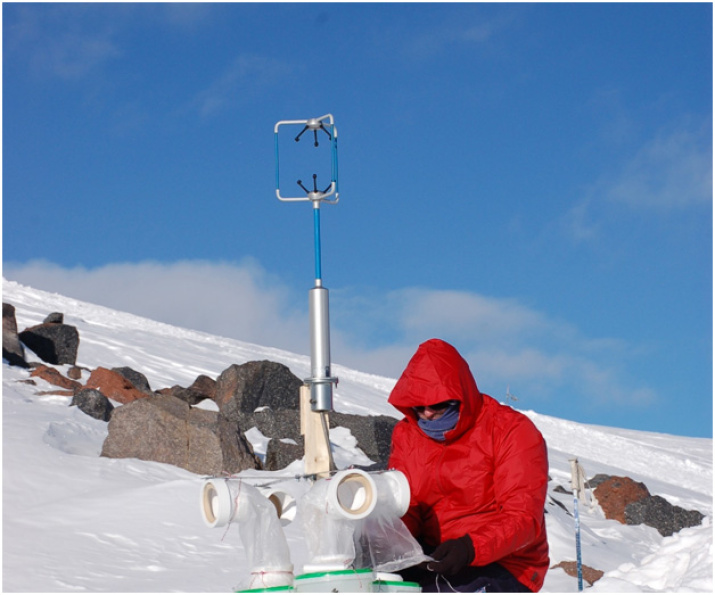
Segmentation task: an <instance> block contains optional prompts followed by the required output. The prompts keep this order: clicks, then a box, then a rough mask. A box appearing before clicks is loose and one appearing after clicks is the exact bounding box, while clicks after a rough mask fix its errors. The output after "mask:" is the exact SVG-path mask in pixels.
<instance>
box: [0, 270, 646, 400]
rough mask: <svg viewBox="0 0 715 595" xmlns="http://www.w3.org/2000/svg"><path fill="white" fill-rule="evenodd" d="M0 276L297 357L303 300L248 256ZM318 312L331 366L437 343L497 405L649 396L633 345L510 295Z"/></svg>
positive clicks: (432, 298) (375, 298) (402, 300)
mask: <svg viewBox="0 0 715 595" xmlns="http://www.w3.org/2000/svg"><path fill="white" fill-rule="evenodd" d="M4 276H5V277H6V278H8V279H12V280H15V281H18V282H20V283H23V284H27V285H30V286H32V287H36V288H38V289H45V290H49V291H56V292H59V293H61V294H64V295H68V296H71V297H75V298H78V299H82V300H85V301H89V302H93V303H98V304H102V305H106V306H109V307H113V308H116V309H119V310H123V311H128V312H132V313H135V314H139V315H142V316H146V317H149V318H152V319H155V320H159V321H162V322H167V323H170V324H174V325H179V326H182V327H187V328H193V329H197V330H203V331H206V332H210V333H213V334H217V335H221V336H226V337H232V338H236V339H240V340H243V341H248V342H252V343H257V344H261V345H267V346H271V347H278V348H282V349H287V350H290V351H294V352H297V353H304V354H306V355H307V354H308V353H309V345H310V341H309V334H308V333H309V326H308V320H307V319H308V313H307V295H306V293H305V292H302V291H301V292H297V291H295V290H292V289H290V288H288V287H286V286H285V285H284V284H283V283H282V282H281V281H280V280H279V279H277V278H275V277H273V276H272V275H270V274H269V273H267V272H266V271H265V270H264V269H263V268H262V267H261V266H260V265H259V264H258V263H257V262H255V261H253V260H245V261H243V262H240V263H211V262H200V261H187V262H177V263H173V264H162V263H155V262H144V263H135V264H113V265H106V266H103V267H100V268H97V269H92V270H88V269H84V268H73V269H65V268H62V267H58V266H56V265H53V264H50V263H47V262H31V263H28V264H23V265H13V264H6V265H5V267H4ZM333 297H335V299H333ZM330 315H331V345H332V352H333V353H332V355H333V361H334V363H336V364H342V365H346V366H349V367H351V368H355V369H358V370H361V371H364V372H369V373H374V374H380V375H384V376H388V377H393V378H396V377H397V376H399V374H400V373H401V371H402V369H403V368H404V366H405V364H406V363H407V361H408V360H409V358H410V357H411V356H412V354H413V353H414V351H415V349H416V348H417V345H418V344H419V343H420V342H422V341H425V340H427V339H429V338H431V337H440V338H443V339H445V340H447V341H450V342H452V343H453V344H454V345H455V346H456V347H457V348H458V349H459V350H460V351H461V352H462V353H463V354H464V355H465V357H466V358H467V360H468V361H469V362H470V365H471V366H472V369H473V372H474V373H475V375H476V378H477V381H478V383H479V385H480V387H481V388H482V390H485V391H486V392H492V394H493V393H494V392H495V391H496V392H498V394H495V395H494V396H496V397H497V398H499V397H501V396H503V393H501V392H500V391H503V390H505V389H506V386H507V384H509V385H510V386H511V390H512V392H514V393H515V394H520V393H521V394H520V396H521V397H522V401H523V403H524V404H527V405H528V403H529V402H532V403H533V402H535V401H539V400H547V401H548V400H553V399H554V398H560V397H569V398H579V399H581V400H586V401H589V402H591V403H593V405H594V406H596V405H597V404H598V405H603V403H609V402H610V403H614V402H622V403H623V402H630V403H633V404H636V405H642V404H644V403H645V402H653V401H654V400H655V399H656V395H655V393H654V391H653V390H651V389H650V388H649V387H644V386H639V385H638V384H637V383H636V382H634V381H632V380H630V379H629V378H628V377H627V374H626V373H625V372H624V370H623V368H622V365H623V364H622V362H625V361H628V360H629V358H632V357H634V349H633V347H631V346H628V345H627V344H626V343H625V342H624V341H622V340H620V339H618V338H615V339H613V338H602V337H595V338H594V337H586V336H584V335H583V334H582V333H581V332H580V331H579V330H578V329H577V328H574V327H573V326H571V325H569V324H567V323H565V322H563V321H559V320H555V319H553V318H551V317H549V316H547V315H546V314H544V313H543V312H539V311H537V310H534V309H533V308H530V307H528V306H526V305H524V304H521V303H519V302H518V301H517V300H514V299H511V298H495V297H490V296H483V295H478V294H474V293H470V292H460V291H444V290H433V289H420V288H406V289H402V290H397V291H391V292H388V293H381V292H378V291H373V292H362V293H361V292H357V291H355V290H336V291H334V296H331V313H330Z"/></svg>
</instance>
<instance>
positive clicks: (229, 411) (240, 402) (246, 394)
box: [215, 361, 303, 421]
mask: <svg viewBox="0 0 715 595" xmlns="http://www.w3.org/2000/svg"><path fill="white" fill-rule="evenodd" d="M302 384H303V382H302V381H301V380H300V379H299V378H298V377H297V376H295V375H294V374H293V373H292V372H291V371H290V370H289V369H288V367H287V366H284V365H283V364H279V363H276V362H270V361H252V362H247V363H245V364H242V365H237V364H233V365H232V366H229V367H228V368H227V369H226V370H224V371H223V372H221V374H220V375H219V377H218V378H217V379H216V396H215V400H216V403H217V404H218V406H219V410H220V411H221V413H222V414H223V415H224V416H225V417H226V418H227V419H231V420H235V421H238V420H239V419H240V417H241V414H245V413H253V412H254V411H255V410H256V409H258V408H259V407H270V408H271V409H272V410H273V411H279V410H283V409H291V410H294V411H298V408H299V396H298V395H299V391H300V387H301V385H302Z"/></svg>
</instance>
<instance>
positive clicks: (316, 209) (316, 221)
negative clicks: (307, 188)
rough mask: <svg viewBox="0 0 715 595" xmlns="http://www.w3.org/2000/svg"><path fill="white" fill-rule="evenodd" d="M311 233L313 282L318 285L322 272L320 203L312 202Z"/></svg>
mask: <svg viewBox="0 0 715 595" xmlns="http://www.w3.org/2000/svg"><path fill="white" fill-rule="evenodd" d="M313 233H314V235H315V282H316V283H315V284H316V285H320V284H321V283H320V282H321V277H322V272H321V270H320V203H319V202H315V203H314V204H313Z"/></svg>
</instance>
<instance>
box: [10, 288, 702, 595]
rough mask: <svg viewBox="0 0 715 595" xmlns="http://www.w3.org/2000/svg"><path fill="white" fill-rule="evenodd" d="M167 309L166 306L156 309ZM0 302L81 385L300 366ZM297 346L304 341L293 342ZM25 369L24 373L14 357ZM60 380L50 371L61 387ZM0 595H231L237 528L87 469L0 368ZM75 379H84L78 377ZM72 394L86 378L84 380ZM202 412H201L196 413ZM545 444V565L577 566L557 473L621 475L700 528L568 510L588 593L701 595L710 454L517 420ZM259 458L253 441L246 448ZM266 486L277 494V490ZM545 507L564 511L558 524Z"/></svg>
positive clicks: (378, 400) (350, 406)
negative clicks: (58, 345) (266, 364)
mask: <svg viewBox="0 0 715 595" xmlns="http://www.w3.org/2000/svg"><path fill="white" fill-rule="evenodd" d="M167 299H170V296H167ZM3 301H4V302H9V303H11V304H13V305H14V306H15V308H16V318H17V323H18V329H19V330H23V329H25V328H27V327H28V326H31V325H33V324H38V323H40V322H42V320H44V318H45V316H47V314H49V313H50V312H63V313H64V315H65V322H66V323H68V324H72V325H75V326H76V327H77V328H78V329H79V333H80V347H79V355H78V360H77V364H78V365H79V366H82V367H84V368H87V369H88V370H90V369H94V368H96V367H98V366H103V367H107V368H112V367H118V366H130V367H131V368H133V369H135V370H137V371H139V372H142V373H143V374H145V375H146V376H147V378H148V380H149V382H150V385H151V387H152V389H154V390H157V389H160V388H164V387H168V386H172V385H175V384H179V385H182V386H188V385H190V384H191V383H192V382H193V381H194V379H195V378H196V377H197V376H198V375H199V374H206V375H208V376H210V377H212V378H216V377H217V376H218V375H219V374H220V373H221V372H222V371H223V370H225V369H226V368H227V367H228V366H230V365H231V364H234V363H235V364H241V363H244V362H247V361H251V360H262V359H269V360H272V361H277V362H281V363H283V364H285V365H287V366H288V367H289V368H290V369H291V370H292V371H293V373H294V374H296V376H298V377H299V378H306V377H308V376H309V375H310V359H309V357H308V356H307V355H296V354H293V353H288V352H286V351H281V350H278V349H271V348H268V347H262V346H259V345H252V344H249V343H244V342H241V341H237V340H232V339H226V338H222V337H217V336H213V335H209V334H206V333H201V332H196V331H191V330H187V329H183V328H177V327H175V326H170V325H167V324H162V323H158V322H155V321H152V320H148V319H145V318H141V317H138V316H134V315H130V314H126V313H122V312H117V311H115V310H111V309H108V308H105V307H101V306H97V305H92V304H88V303H84V302H80V301H78V300H75V299H71V298H67V297H63V296H60V295H57V294H52V293H47V292H43V291H40V290H36V289H33V288H29V287H25V286H22V285H19V284H17V283H15V282H10V281H6V280H3ZM306 343H308V339H307V338H306ZM27 356H28V358H29V359H32V360H38V359H39V358H37V357H35V356H34V354H33V353H32V352H30V351H29V350H28V351H27ZM67 367H68V366H57V368H58V369H60V370H61V371H62V372H63V373H66V371H67ZM2 372H3V394H2V408H3V426H2V428H3V498H2V508H3V579H2V580H3V583H2V587H3V591H5V592H60V591H92V592H230V591H233V590H234V589H241V588H245V587H246V585H247V582H248V573H249V568H248V563H247V556H246V552H245V551H244V549H243V546H242V544H241V540H240V538H239V535H240V527H238V526H236V525H235V524H231V525H229V526H228V528H221V529H210V528H208V527H207V526H206V525H205V524H204V522H203V519H202V517H201V513H200V509H199V493H200V489H201V486H202V482H203V478H202V477H200V476H198V475H196V474H193V473H190V472H188V471H185V470H183V469H180V468H177V467H174V466H171V465H166V464H160V463H152V462H145V461H140V460H137V459H108V458H103V457H100V456H99V454H100V451H101V448H102V443H103V441H104V439H105V438H106V436H107V424H106V423H104V422H101V421H98V420H95V419H93V418H91V417H89V416H88V415H85V414H84V413H82V412H81V411H80V410H79V409H78V408H76V407H70V406H68V405H69V400H70V399H69V398H68V397H59V396H51V395H41V394H39V393H40V392H42V391H44V390H51V389H53V388H54V387H51V386H50V385H47V384H45V383H44V382H43V381H40V380H38V381H37V384H36V385H31V384H27V383H25V382H23V381H25V380H27V379H28V377H29V373H28V371H26V370H23V369H21V368H16V367H12V366H9V365H7V363H6V362H3V367H2ZM333 372H334V373H335V374H336V375H337V376H338V377H339V379H340V383H339V385H338V388H337V390H336V393H335V403H334V407H335V410H336V411H341V412H346V413H357V414H361V415H379V414H385V415H391V416H393V417H396V418H397V417H399V413H398V412H397V411H396V410H394V409H393V408H392V407H391V406H390V405H389V404H388V403H387V397H388V394H389V392H390V390H391V388H392V387H393V385H394V383H395V380H394V379H390V378H383V377H379V376H374V375H371V374H365V373H362V372H358V371H355V370H350V369H347V368H345V367H342V366H340V365H334V366H333ZM85 374H88V372H85ZM84 379H86V377H85V378H84ZM211 405H212V403H209V404H205V405H203V406H205V407H210V406H211ZM524 413H525V414H526V415H528V416H529V417H530V418H531V419H532V420H533V421H534V423H535V424H536V425H537V427H538V428H539V429H540V430H541V432H542V433H543V435H544V437H545V438H546V441H547V444H548V447H549V461H550V475H551V477H552V481H551V483H550V486H549V501H548V502H547V511H548V514H547V515H546V519H547V527H548V534H549V545H550V556H551V562H552V565H554V564H557V563H558V562H560V561H563V560H570V561H572V560H575V559H576V547H575V536H574V519H573V517H572V516H571V513H572V512H573V506H574V503H573V497H572V496H571V495H570V494H559V493H557V492H554V491H553V490H554V488H555V487H557V486H558V485H561V486H563V487H565V488H567V489H570V487H569V486H570V482H569V479H570V466H569V459H570V458H573V457H578V459H579V461H580V463H581V464H582V465H583V467H584V468H585V471H586V474H587V476H588V477H592V476H593V475H595V474H597V473H607V474H612V475H627V476H629V477H631V478H633V479H634V480H636V481H641V482H644V483H645V484H646V486H647V487H648V489H649V490H650V492H651V494H654V495H660V496H663V497H664V498H665V499H667V500H668V501H669V502H671V503H673V504H677V505H679V506H682V507H683V508H686V509H697V510H699V511H701V512H702V513H704V514H705V515H706V518H705V520H704V522H703V524H702V525H700V526H698V527H694V528H690V529H684V530H682V531H680V532H679V533H677V534H675V535H673V536H671V537H662V536H661V535H660V534H659V533H658V532H657V531H656V530H655V529H653V528H650V527H646V526H626V525H621V524H620V523H618V522H617V521H611V520H606V519H605V518H604V516H603V513H602V512H601V510H600V509H599V507H598V506H597V504H596V503H594V504H592V505H590V506H589V505H584V504H581V505H580V507H579V512H580V517H581V541H582V558H583V563H584V564H586V565H588V566H590V567H593V568H596V569H599V570H602V571H604V572H605V575H604V577H603V578H602V579H601V580H600V581H598V582H596V583H595V584H594V586H593V587H589V586H588V583H584V585H585V587H586V590H590V591H594V592H608V593H613V592H676V591H678V592H707V593H712V592H713V532H712V514H713V505H712V503H713V499H712V494H713V492H712V488H713V476H712V459H713V457H712V454H713V450H712V447H713V443H712V440H711V439H701V438H687V437H680V436H672V435H667V434H658V433H650V432H642V431H635V430H624V429H617V428H608V427H601V426H593V425H587V424H581V423H575V422H571V421H566V420H562V419H557V418H554V417H548V416H545V415H541V414H539V413H536V412H534V411H524ZM248 437H249V440H250V441H251V442H252V443H253V445H254V448H255V450H256V452H257V454H258V455H259V456H261V455H263V454H265V445H266V439H265V437H263V436H262V435H261V434H260V432H258V430H256V429H254V430H252V431H250V432H248ZM331 442H332V444H333V449H334V452H335V458H336V462H337V464H338V466H339V467H340V468H345V467H348V466H350V465H353V464H358V465H363V464H366V463H367V464H369V461H368V459H367V457H365V455H364V453H362V452H361V451H359V449H357V448H356V442H355V439H354V437H353V436H352V435H351V434H350V432H349V431H346V430H345V428H336V429H335V430H331ZM301 472H302V463H300V462H296V463H294V464H292V465H291V466H289V467H288V468H287V469H285V470H283V471H280V472H273V473H271V472H258V471H252V472H248V471H247V472H244V473H243V474H241V475H242V476H243V477H245V478H246V481H248V482H252V483H256V484H258V483H260V482H262V481H265V480H268V479H270V480H274V481H279V482H280V485H281V486H284V487H285V489H286V490H287V491H293V492H295V493H297V494H300V493H301V490H305V489H307V485H306V484H307V481H306V480H301V479H296V476H298V475H300V474H301ZM281 478H285V479H282V480H281ZM554 501H559V502H561V503H562V504H564V506H565V509H564V508H562V507H560V506H557V505H556V504H555V503H554ZM285 532H286V536H287V539H288V544H289V547H290V550H291V558H292V562H293V564H294V567H295V573H296V574H299V573H300V572H301V570H302V567H303V565H304V564H305V563H306V562H307V558H306V547H305V542H304V540H303V537H302V535H301V528H300V523H299V522H298V520H296V521H295V522H293V523H292V524H290V525H288V526H287V527H286V531H285ZM575 591H577V581H576V579H575V578H572V577H570V576H568V575H567V574H566V573H565V572H564V571H563V570H561V569H560V568H559V569H553V570H550V571H549V572H548V574H547V576H546V581H545V584H544V588H543V592H551V593H553V592H575Z"/></svg>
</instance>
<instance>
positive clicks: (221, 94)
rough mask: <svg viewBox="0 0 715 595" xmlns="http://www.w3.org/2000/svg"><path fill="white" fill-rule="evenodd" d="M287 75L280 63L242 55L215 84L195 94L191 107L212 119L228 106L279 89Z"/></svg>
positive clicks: (285, 68) (286, 69) (283, 65)
mask: <svg viewBox="0 0 715 595" xmlns="http://www.w3.org/2000/svg"><path fill="white" fill-rule="evenodd" d="M289 73H290V69H289V68H288V67H287V66H286V65H285V64H284V63H283V62H281V61H279V60H274V59H271V58H267V57H265V56H258V55H252V54H241V55H239V56H237V57H236V58H234V60H233V61H232V62H231V63H230V64H229V65H228V67H227V68H226V69H225V70H224V72H223V73H222V74H221V75H220V76H219V77H218V78H217V79H216V80H214V81H213V82H212V83H211V84H210V85H209V86H208V87H206V88H205V89H203V90H202V91H200V92H199V93H197V94H196V96H195V97H194V99H193V101H192V104H191V105H192V106H193V107H194V108H195V109H196V110H197V111H198V112H199V114H200V115H201V116H203V117H206V116H212V115H214V114H216V113H219V112H221V111H222V110H223V109H225V108H226V107H227V106H230V105H232V104H238V103H242V102H244V101H245V100H246V99H250V98H255V97H256V96H258V95H259V94H260V93H262V92H263V91H265V90H266V89H269V88H271V87H273V86H276V85H278V84H279V83H280V82H281V80H282V79H284V78H285V77H286V76H288V75H289Z"/></svg>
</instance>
